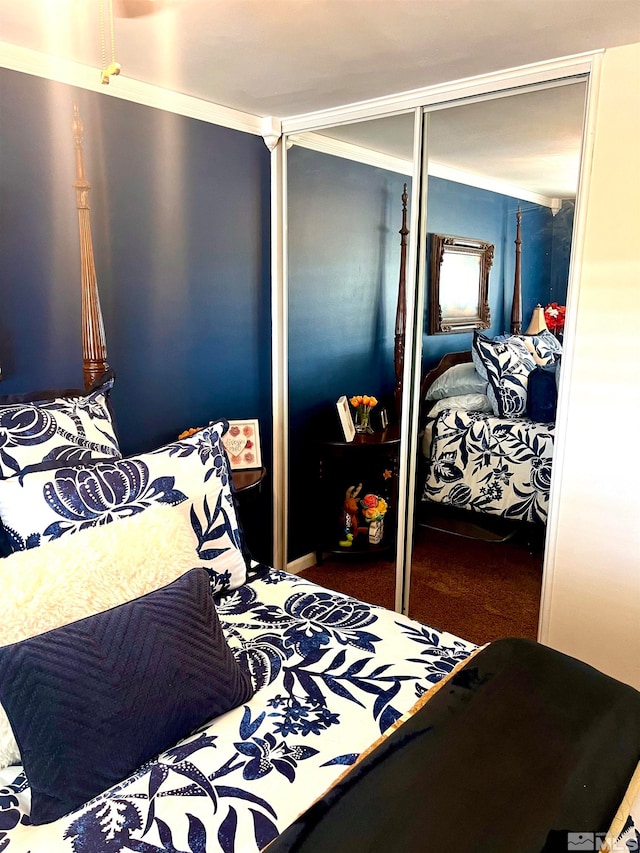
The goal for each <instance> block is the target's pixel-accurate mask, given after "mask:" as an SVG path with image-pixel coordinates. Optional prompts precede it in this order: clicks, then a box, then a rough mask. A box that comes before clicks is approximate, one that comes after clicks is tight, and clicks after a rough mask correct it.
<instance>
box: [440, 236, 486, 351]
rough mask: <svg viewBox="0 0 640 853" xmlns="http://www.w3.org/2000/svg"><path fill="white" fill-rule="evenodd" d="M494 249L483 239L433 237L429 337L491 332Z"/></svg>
mask: <svg viewBox="0 0 640 853" xmlns="http://www.w3.org/2000/svg"><path fill="white" fill-rule="evenodd" d="M493 252H494V247H493V245H492V244H491V243H485V242H483V241H482V240H472V239H467V238H465V237H452V236H449V235H446V234H432V235H431V278H430V281H429V306H430V311H429V334H431V335H437V334H447V335H449V334H452V333H454V332H470V331H473V330H474V329H488V328H489V326H490V325H491V316H490V311H489V272H490V270H491V265H492V263H493Z"/></svg>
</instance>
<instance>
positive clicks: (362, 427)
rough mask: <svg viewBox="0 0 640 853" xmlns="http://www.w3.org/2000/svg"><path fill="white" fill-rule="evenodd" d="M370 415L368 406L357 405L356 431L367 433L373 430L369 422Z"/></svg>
mask: <svg viewBox="0 0 640 853" xmlns="http://www.w3.org/2000/svg"><path fill="white" fill-rule="evenodd" d="M370 417H371V410H370V409H369V408H368V407H367V408H365V407H364V406H358V411H357V413H356V432H359V433H369V434H371V433H372V432H373V430H372V429H371V424H370V423H369V419H370Z"/></svg>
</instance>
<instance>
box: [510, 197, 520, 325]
mask: <svg viewBox="0 0 640 853" xmlns="http://www.w3.org/2000/svg"><path fill="white" fill-rule="evenodd" d="M521 221H522V213H521V212H520V205H518V212H517V213H516V239H515V244H516V266H515V272H514V274H513V302H512V303H511V334H512V335H519V334H521V333H522V296H521V292H520V255H521V252H522V250H521V248H520V247H521V246H522V240H521V239H520V223H521Z"/></svg>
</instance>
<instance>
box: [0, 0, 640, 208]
mask: <svg viewBox="0 0 640 853" xmlns="http://www.w3.org/2000/svg"><path fill="white" fill-rule="evenodd" d="M117 2H119V3H121V4H122V3H125V4H126V3H129V4H130V5H131V4H132V3H133V5H134V6H137V7H138V8H137V9H134V11H140V10H142V11H144V9H145V8H153V9H154V10H156V11H155V12H154V13H153V14H148V15H141V16H136V17H118V18H117V19H116V27H115V35H116V56H117V59H118V61H119V62H120V63H121V64H122V67H123V71H122V73H123V74H125V75H126V76H127V77H131V78H134V79H136V80H141V81H144V82H147V83H152V84H155V85H157V86H160V87H163V88H167V89H171V90H175V91H178V92H182V93H185V94H189V95H193V96H195V97H199V98H202V99H204V100H207V101H211V102H213V103H217V104H222V105H224V106H228V107H234V108H236V109H239V110H243V111H245V112H249V113H252V114H254V115H259V116H266V115H274V116H279V117H284V116H291V115H296V114H300V113H306V112H312V111H315V110H320V109H325V108H329V107H336V106H340V105H343V104H348V103H353V102H356V101H360V100H366V99H370V98H376V97H380V96H383V95H388V94H393V93H396V92H402V91H406V90H409V89H413V88H419V87H424V86H430V85H434V84H438V83H443V82H447V81H453V80H458V79H462V78H465V77H469V76H473V75H478V74H484V73H489V72H493V71H498V70H501V69H505V68H511V67H516V66H521V65H525V64H528V63H531V62H538V61H542V60H546V59H553V58H556V57H561V56H567V55H571V54H575V53H581V52H584V51H590V50H596V49H599V48H606V47H613V46H617V45H621V44H628V43H632V42H639V41H640V2H638V0H156V2H153V0H117ZM105 5H108V0H107V2H105ZM98 9H99V2H98V0H0V38H1V39H2V41H4V42H8V43H10V44H15V45H19V46H21V47H26V48H30V49H33V50H37V51H40V52H42V53H46V54H50V55H53V56H59V57H64V58H67V59H72V60H74V61H77V62H81V63H83V64H86V65H92V66H95V67H99V66H100V64H101V56H100V40H99V14H98ZM111 85H113V86H116V85H117V80H115V79H114V80H113V81H112V83H111ZM510 100H511V99H510ZM463 109H464V110H465V111H466V110H470V109H471V108H470V107H465V108H462V107H461V108H460V116H461V118H460V120H459V121H460V122H464V121H465V120H467V119H472V120H473V122H474V132H481V133H482V132H485V133H488V134H489V137H490V136H491V134H490V132H489V131H490V127H488V126H487V125H488V124H489V123H490V112H488V111H487V112H484V113H483V112H482V108H481V109H480V110H479V111H478V112H477V113H475V114H474V113H472V112H465V114H463V113H462V110H463ZM449 112H451V113H453V112H454V111H453V110H450V111H449ZM545 115H546V114H545ZM564 115H565V112H564V110H563V109H561V110H560V111H559V112H558V114H557V115H556V116H555V117H554V118H553V117H552V119H551V123H550V124H549V122H547V123H546V125H545V127H551V126H553V127H554V128H556V130H554V133H557V134H558V135H559V139H560V140H561V141H562V140H566V139H567V138H568V137H569V136H571V135H572V134H574V129H573V113H571V117H570V119H571V120H570V121H569V125H570V126H567V127H566V128H564V129H563V128H562V127H561V125H562V119H563V116H564ZM465 116H466V118H465ZM451 118H452V120H453V118H454V117H453V116H452V117H451ZM504 118H505V117H504V116H503V119H504ZM531 118H532V117H531V116H530V117H529V118H528V119H527V116H526V115H525V116H519V120H518V122H517V125H516V126H515V127H514V128H512V131H509V133H508V134H507V136H505V135H504V134H503V137H502V139H501V145H502V148H501V157H502V161H503V162H505V161H508V160H509V151H508V150H507V149H508V146H507V145H506V139H507V137H508V136H510V135H511V134H512V132H513V133H516V131H517V133H518V134H520V138H519V143H520V142H521V140H522V134H525V135H526V134H527V133H531V132H532V130H533V129H534V128H539V127H540V125H539V123H538V122H537V121H532V120H531ZM523 119H527V120H526V121H525V120H523ZM483 125H484V130H483ZM505 133H506V127H505ZM447 134H448V140H447V138H446V136H447ZM465 139H469V140H470V139H471V134H470V133H469V132H466V131H464V130H463V124H462V125H461V124H457V125H456V124H453V125H451V126H450V128H449V130H448V131H447V130H443V139H442V148H443V151H445V152H447V151H452V149H454V148H455V149H456V152H457V153H456V157H461V158H462V159H463V160H464V159H465V157H468V155H465V153H464V152H463V151H462V150H461V149H462V148H463V147H464V145H463V143H464V140H465ZM563 144H564V143H563ZM468 147H469V148H471V146H470V145H469V146H468ZM491 147H492V148H493V150H494V151H495V150H497V149H496V140H495V138H494V139H492V140H491ZM556 152H557V147H556V148H555V150H554V152H553V155H554V156H555V153H556ZM438 158H440V155H439V154H438ZM471 165H472V166H473V164H471ZM476 165H478V164H476ZM480 165H481V166H482V168H485V167H486V165H487V164H486V163H485V164H480ZM524 177H525V178H526V176H524ZM553 182H554V181H553V180H551V179H550V183H549V186H550V185H551V183H553ZM539 191H540V192H543V190H542V189H539Z"/></svg>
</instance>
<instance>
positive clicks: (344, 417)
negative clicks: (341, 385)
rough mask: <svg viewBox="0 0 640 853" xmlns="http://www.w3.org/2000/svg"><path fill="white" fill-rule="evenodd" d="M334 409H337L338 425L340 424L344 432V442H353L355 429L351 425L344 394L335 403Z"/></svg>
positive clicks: (351, 420)
mask: <svg viewBox="0 0 640 853" xmlns="http://www.w3.org/2000/svg"><path fill="white" fill-rule="evenodd" d="M336 408H337V409H338V414H339V415H340V423H341V424H342V431H343V432H344V440H345V441H353V439H354V437H355V434H356V428H355V425H354V423H353V418H352V416H351V409H350V408H349V403H348V401H347V398H346V397H345V395H344V394H343V395H342V397H340V399H339V400H338V402H337V403H336Z"/></svg>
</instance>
